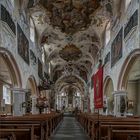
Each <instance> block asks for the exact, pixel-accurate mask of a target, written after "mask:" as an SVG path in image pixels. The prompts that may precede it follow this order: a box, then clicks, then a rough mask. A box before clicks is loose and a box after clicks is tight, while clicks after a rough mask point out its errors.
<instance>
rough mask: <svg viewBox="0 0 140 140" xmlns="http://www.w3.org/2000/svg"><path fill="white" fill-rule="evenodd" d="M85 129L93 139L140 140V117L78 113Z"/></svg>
mask: <svg viewBox="0 0 140 140" xmlns="http://www.w3.org/2000/svg"><path fill="white" fill-rule="evenodd" d="M76 119H77V121H79V122H80V124H81V126H82V127H83V129H84V131H85V132H86V133H87V135H88V136H89V137H90V139H91V140H140V117H137V118H135V117H119V118H117V117H114V116H103V115H98V114H87V113H83V114H78V115H77V116H76Z"/></svg>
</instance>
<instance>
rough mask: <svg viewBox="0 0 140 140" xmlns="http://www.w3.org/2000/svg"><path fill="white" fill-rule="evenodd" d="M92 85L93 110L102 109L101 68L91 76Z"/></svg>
mask: <svg viewBox="0 0 140 140" xmlns="http://www.w3.org/2000/svg"><path fill="white" fill-rule="evenodd" d="M93 84H94V106H95V109H98V108H103V67H100V68H99V70H98V71H97V73H96V74H95V75H94V76H93Z"/></svg>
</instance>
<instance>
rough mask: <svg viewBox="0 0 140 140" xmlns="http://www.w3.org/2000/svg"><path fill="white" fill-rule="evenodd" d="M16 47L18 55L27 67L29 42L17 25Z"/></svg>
mask: <svg viewBox="0 0 140 140" xmlns="http://www.w3.org/2000/svg"><path fill="white" fill-rule="evenodd" d="M17 47H18V54H19V55H20V56H21V57H22V58H23V60H24V61H25V62H26V63H27V64H28V65H29V41H28V39H27V38H26V36H25V35H24V33H23V31H22V29H21V27H20V26H19V24H17Z"/></svg>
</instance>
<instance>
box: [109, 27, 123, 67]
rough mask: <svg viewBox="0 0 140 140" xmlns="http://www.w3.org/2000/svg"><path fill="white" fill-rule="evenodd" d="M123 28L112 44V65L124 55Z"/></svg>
mask: <svg viewBox="0 0 140 140" xmlns="http://www.w3.org/2000/svg"><path fill="white" fill-rule="evenodd" d="M122 38H123V28H121V29H120V31H119V33H118V34H117V36H116V38H115V39H114V41H113V42H112V46H111V67H113V66H114V65H115V64H116V63H117V62H118V60H119V59H120V58H121V57H122Z"/></svg>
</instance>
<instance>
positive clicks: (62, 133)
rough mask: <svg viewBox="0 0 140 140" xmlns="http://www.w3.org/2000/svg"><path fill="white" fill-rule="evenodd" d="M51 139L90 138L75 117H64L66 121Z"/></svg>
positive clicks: (71, 139)
mask: <svg viewBox="0 0 140 140" xmlns="http://www.w3.org/2000/svg"><path fill="white" fill-rule="evenodd" d="M51 140H89V138H88V137H87V136H86V134H85V133H84V132H83V130H82V128H81V127H80V124H79V123H78V122H77V121H76V120H75V118H74V117H64V121H63V122H62V124H61V125H60V127H59V128H58V130H57V131H56V133H55V134H54V136H52V137H51Z"/></svg>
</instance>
